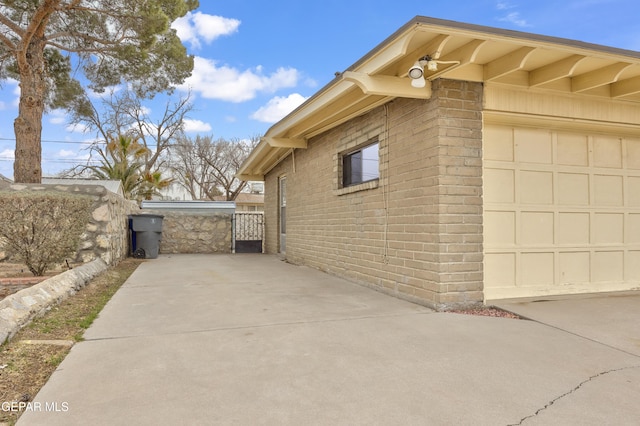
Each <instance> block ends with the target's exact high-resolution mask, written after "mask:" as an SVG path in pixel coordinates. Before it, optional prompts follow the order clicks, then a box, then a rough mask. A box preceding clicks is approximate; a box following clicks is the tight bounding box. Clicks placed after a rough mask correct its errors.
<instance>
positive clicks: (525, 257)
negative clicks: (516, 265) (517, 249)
mask: <svg viewBox="0 0 640 426" xmlns="http://www.w3.org/2000/svg"><path fill="white" fill-rule="evenodd" d="M521 269H522V284H523V285H524V286H525V287H532V286H533V287H535V286H538V287H540V286H541V287H547V286H549V284H550V283H553V282H554V259H553V253H522V261H521Z"/></svg>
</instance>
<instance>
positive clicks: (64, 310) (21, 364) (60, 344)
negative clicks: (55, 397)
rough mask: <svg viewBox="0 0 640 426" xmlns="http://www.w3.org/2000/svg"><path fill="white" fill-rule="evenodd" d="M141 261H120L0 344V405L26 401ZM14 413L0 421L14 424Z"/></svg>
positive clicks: (1, 414) (4, 414)
mask: <svg viewBox="0 0 640 426" xmlns="http://www.w3.org/2000/svg"><path fill="white" fill-rule="evenodd" d="M142 262H144V260H138V259H126V260H124V261H122V262H120V264H118V265H117V266H115V267H113V268H110V269H109V270H107V271H105V272H104V273H102V274H101V275H99V276H98V277H96V278H94V279H93V280H92V281H91V282H90V283H89V284H87V286H86V287H84V288H83V289H82V290H80V291H79V292H78V293H76V294H75V295H73V296H71V297H69V298H68V299H66V300H65V301H63V302H62V303H61V304H60V305H58V306H55V307H53V308H52V309H51V310H50V311H49V312H48V313H46V314H45V315H44V316H42V317H40V318H36V319H34V320H33V321H32V322H31V323H30V324H29V325H28V326H26V327H25V328H23V329H22V330H21V331H20V332H18V334H16V335H15V336H14V337H13V339H12V340H11V341H10V342H9V343H6V344H4V345H2V346H0V403H8V404H11V403H19V402H29V401H31V400H32V399H33V397H35V395H36V394H37V393H38V391H39V390H40V388H41V387H42V386H43V385H44V384H45V383H46V382H47V380H48V379H49V376H50V375H51V374H52V373H53V371H54V370H55V369H56V367H57V366H58V365H59V364H60V363H61V362H62V360H63V359H64V357H65V356H66V355H67V353H68V352H69V350H70V348H71V346H72V345H73V344H74V343H75V342H78V341H81V340H82V335H83V333H84V331H85V330H86V329H87V328H89V326H90V325H91V323H92V322H93V320H94V319H95V318H96V317H97V316H98V314H99V312H100V310H102V308H103V307H104V305H105V304H106V303H107V302H108V301H109V299H111V296H113V294H114V293H115V292H116V291H117V290H118V289H119V288H120V286H121V285H122V284H123V283H124V282H125V281H126V280H127V278H128V277H129V276H130V275H131V274H132V273H133V271H134V270H135V269H136V268H137V267H138V265H140V263H142ZM5 405H6V404H5ZM7 406H9V405H7ZM19 414H20V411H19V410H16V411H11V410H0V424H2V423H3V422H6V423H8V424H10V425H11V424H14V423H15V422H16V421H17V419H18V417H19Z"/></svg>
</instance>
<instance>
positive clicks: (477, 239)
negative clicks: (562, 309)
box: [265, 80, 483, 308]
mask: <svg viewBox="0 0 640 426" xmlns="http://www.w3.org/2000/svg"><path fill="white" fill-rule="evenodd" d="M481 105H482V86H481V85H480V84H477V83H465V82H454V81H446V80H440V81H437V82H435V83H434V97H433V98H432V99H431V100H426V101H425V100H410V99H396V100H394V101H392V102H390V103H388V104H386V105H384V106H381V107H378V108H376V109H374V110H372V111H371V112H369V113H367V114H365V115H363V116H360V117H358V118H355V119H352V120H350V121H349V122H347V123H345V124H343V125H340V126H338V127H336V128H334V129H332V130H330V131H328V132H326V133H324V134H321V135H319V136H317V137H315V138H313V139H311V140H310V141H309V144H308V148H307V149H297V150H295V151H294V152H293V153H292V154H290V155H289V157H288V158H287V159H286V160H285V161H283V162H281V163H280V164H279V165H278V166H277V167H276V168H274V169H273V170H271V171H270V172H269V173H268V174H267V176H266V194H267V195H266V197H265V211H266V217H267V229H266V233H267V244H266V247H267V252H269V253H276V252H278V218H277V217H278V208H277V201H278V198H277V181H278V178H279V177H280V176H282V175H286V176H287V218H286V220H287V248H286V258H287V259H288V260H289V261H291V262H293V263H300V264H306V265H309V266H312V267H315V268H318V269H321V270H324V271H327V272H330V273H333V274H337V275H341V276H345V277H347V278H350V279H352V280H355V281H358V282H361V283H364V284H367V285H370V286H375V287H377V288H379V289H381V290H384V291H386V292H388V293H391V294H394V295H397V296H400V297H404V298H408V299H411V300H415V301H418V302H420V303H424V304H426V305H430V306H435V307H439V308H447V307H451V306H456V305H459V304H469V303H475V302H478V301H481V300H482V267H483V264H482V175H481V174H482V146H481V144H482V142H481V141H482V138H481V136H482V133H481V130H482V129H481V127H482V117H481ZM375 139H377V140H378V142H379V146H380V151H379V158H380V167H379V168H380V179H379V180H378V181H375V182H369V183H366V184H362V185H360V186H358V187H356V188H355V189H354V188H347V189H343V188H340V158H341V156H340V154H341V153H344V152H348V151H349V150H352V149H353V148H356V147H358V146H361V145H362V144H366V143H367V142H369V141H371V140H375Z"/></svg>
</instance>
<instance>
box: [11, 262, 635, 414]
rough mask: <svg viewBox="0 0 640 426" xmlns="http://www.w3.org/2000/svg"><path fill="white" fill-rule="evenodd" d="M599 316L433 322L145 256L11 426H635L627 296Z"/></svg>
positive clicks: (313, 277) (278, 278)
mask: <svg viewBox="0 0 640 426" xmlns="http://www.w3.org/2000/svg"><path fill="white" fill-rule="evenodd" d="M585 300H587V299H585ZM618 302H622V303H619V304H618ZM552 303H553V304H555V303H556V302H546V303H537V304H528V305H522V306H519V307H518V309H521V308H522V309H524V308H526V307H527V306H529V307H530V306H531V305H533V306H534V308H535V309H538V310H539V311H536V312H535V315H534V314H532V313H531V312H529V316H530V317H532V318H535V316H536V315H542V314H540V310H542V311H544V309H542V308H544V307H549V308H551V307H553V306H555V305H553V304H552ZM588 303H591V302H588ZM606 303H611V304H612V305H610V306H603V305H601V308H598V309H599V310H598V311H592V309H596V308H595V307H593V305H591V304H589V305H587V308H586V310H583V311H582V312H581V310H580V305H579V304H577V305H575V306H574V307H573V308H572V309H573V311H572V312H573V313H572V315H571V316H568V317H566V316H564V315H563V314H562V313H563V309H562V308H559V309H550V312H552V313H553V315H552V316H550V317H549V318H552V319H553V321H551V320H549V321H545V322H546V324H542V323H540V322H536V321H523V320H512V319H505V318H491V317H476V316H467V315H458V314H450V313H435V312H433V311H431V310H429V309H426V308H424V307H421V306H417V305H414V304H411V303H408V302H404V301H401V300H398V299H394V298H392V297H389V296H385V295H383V294H380V293H377V292H375V291H372V290H370V289H367V288H363V287H360V286H357V285H354V284H351V283H349V282H346V281H343V280H340V279H337V278H335V277H332V276H329V275H327V274H324V273H321V272H318V271H315V270H312V269H309V268H305V267H297V266H293V265H290V264H287V263H284V262H282V261H279V260H277V259H276V258H274V257H272V256H265V255H217V256H204V255H201V256H198V255H176V256H161V257H160V258H159V259H156V260H152V261H148V262H146V263H144V264H143V265H142V266H140V267H139V268H138V270H137V271H136V272H135V273H134V274H133V275H132V276H131V278H130V279H129V280H128V281H127V283H125V285H124V286H123V287H122V289H121V290H120V291H118V293H117V294H116V295H115V296H114V298H113V299H112V300H111V302H109V304H108V305H107V306H106V307H105V310H104V311H103V313H102V314H101V315H100V317H99V318H98V320H97V321H96V322H95V323H94V325H93V326H92V327H91V328H90V329H89V330H88V331H87V333H86V336H85V337H86V339H87V340H86V341H84V342H81V343H79V344H77V345H76V346H74V348H73V349H72V351H71V353H70V354H69V356H68V357H67V358H66V359H65V360H64V361H63V363H62V364H61V365H60V367H59V368H58V370H57V371H56V372H55V373H54V374H53V376H52V377H51V379H50V381H49V382H48V383H47V385H46V386H45V387H44V388H43V389H42V391H41V392H40V393H39V394H38V395H37V397H36V400H35V402H36V403H40V405H41V409H39V410H37V409H36V410H34V411H29V412H26V413H25V414H24V415H23V417H22V418H21V419H20V422H19V423H18V425H19V426H27V425H42V424H47V425H87V424H91V425H113V424H137V425H165V424H167V425H169V424H170V425H175V424H212V425H217V424H221V425H226V424H234V425H256V424H257V425H259V424H268V425H271V424H274V425H341V424H347V425H358V424H362V425H364V424H366V425H425V424H432V425H512V424H522V425H548V424H561V425H572V424H576V425H604V424H615V425H625V424H628V425H632V424H634V425H635V424H637V423H638V419H640V404H638V401H640V346H638V339H640V326H639V324H638V316H637V315H638V314H637V312H638V298H636V299H613V298H612V299H611V300H610V301H608V302H606ZM518 309H514V310H516V311H517V310H518ZM535 309H533V311H535ZM529 310H530V311H532V309H531V308H529ZM612 311H613V312H619V313H620V315H617V316H609V317H602V315H603V314H607V313H608V312H612ZM543 316H544V315H543ZM597 318H601V321H598V320H597ZM545 319H546V318H545ZM587 319H588V320H589V321H591V322H592V323H594V324H595V325H594V326H593V327H592V326H590V325H589V324H588V323H587V322H586V320H587ZM547 324H550V325H547ZM596 326H597V327H596ZM594 328H595V329H598V330H601V331H593V330H594ZM591 333H594V334H591ZM600 334H604V335H607V336H608V335H609V334H610V335H611V336H610V337H611V340H607V341H603V342H600V341H598V338H597V337H598V336H597V335H600ZM627 337H630V338H631V340H627ZM633 339H635V340H633ZM634 342H635V343H634ZM47 407H49V409H51V408H52V407H57V408H58V409H59V411H58V412H55V411H53V412H52V411H48V412H47V409H46V408H47Z"/></svg>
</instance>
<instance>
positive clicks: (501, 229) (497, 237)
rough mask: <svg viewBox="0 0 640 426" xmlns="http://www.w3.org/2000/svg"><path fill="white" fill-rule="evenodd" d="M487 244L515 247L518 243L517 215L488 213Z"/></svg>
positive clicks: (486, 214) (485, 225)
mask: <svg viewBox="0 0 640 426" xmlns="http://www.w3.org/2000/svg"><path fill="white" fill-rule="evenodd" d="M484 227H485V229H486V236H487V237H486V239H485V244H489V245H513V244H515V243H516V215H515V213H514V212H502V211H487V212H485V214H484Z"/></svg>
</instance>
